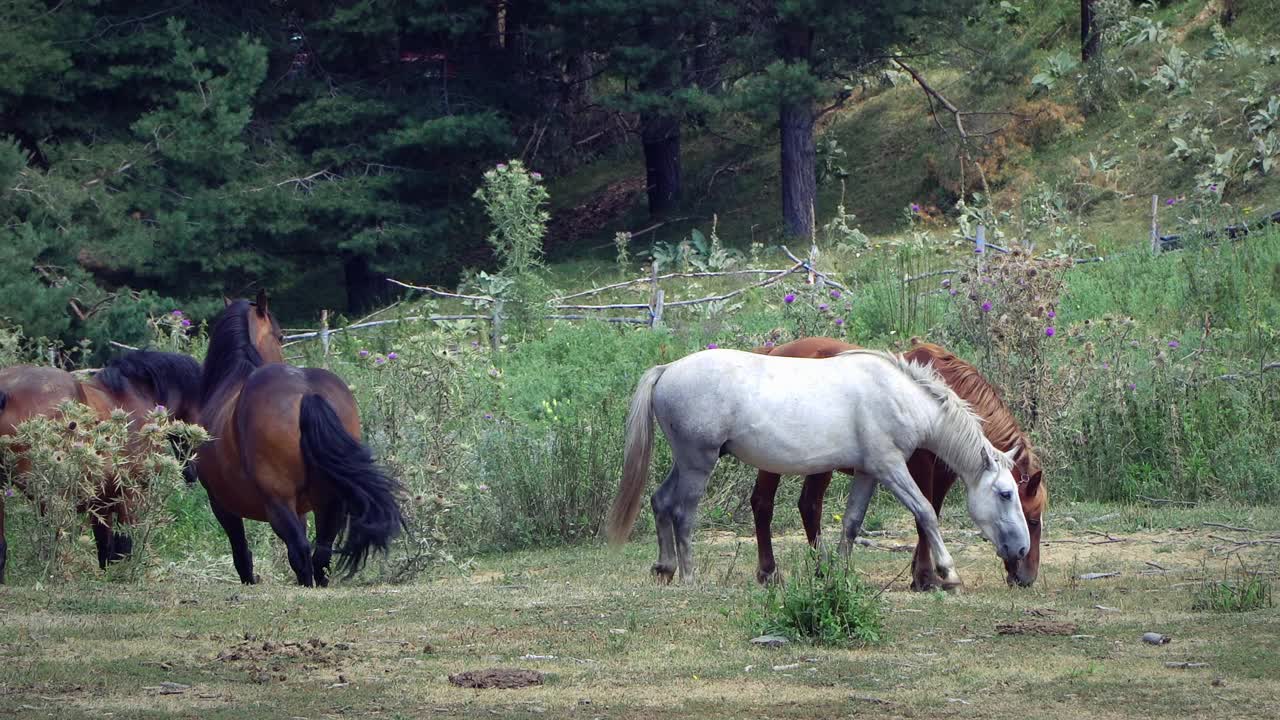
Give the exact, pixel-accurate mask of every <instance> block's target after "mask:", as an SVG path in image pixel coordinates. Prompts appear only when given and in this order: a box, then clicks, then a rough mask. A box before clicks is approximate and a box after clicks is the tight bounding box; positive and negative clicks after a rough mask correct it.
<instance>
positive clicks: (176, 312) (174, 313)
mask: <svg viewBox="0 0 1280 720" xmlns="http://www.w3.org/2000/svg"><path fill="white" fill-rule="evenodd" d="M169 314H170V315H173V316H174V317H180V316H181V315H182V311H181V310H174V311H173V312H171V313H169Z"/></svg>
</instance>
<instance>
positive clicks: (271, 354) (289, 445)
mask: <svg viewBox="0 0 1280 720" xmlns="http://www.w3.org/2000/svg"><path fill="white" fill-rule="evenodd" d="M281 339H282V333H281V332H280V326H279V325H278V324H277V323H276V321H275V318H274V317H272V315H271V313H270V312H269V311H268V309H267V297H266V294H265V293H259V294H258V299H257V302H256V303H250V302H248V301H246V300H237V301H235V302H232V303H229V304H228V305H227V307H226V308H224V309H223V311H222V313H221V314H220V315H219V316H218V317H217V319H216V320H214V323H213V330H212V332H211V334H210V338H209V353H208V355H207V356H206V357H205V363H204V377H203V382H202V388H201V393H200V395H201V400H202V404H203V421H204V422H203V424H204V427H205V429H206V430H208V431H209V433H210V434H211V435H212V436H213V438H214V439H213V440H210V441H209V442H208V443H206V444H205V445H204V446H202V447H201V448H200V450H199V454H198V460H197V469H198V471H199V472H198V474H199V476H200V482H201V483H203V484H204V486H205V489H207V490H208V491H209V505H210V506H211V507H212V509H213V514H214V516H215V517H217V518H218V522H219V523H221V524H222V528H223V529H224V530H226V532H227V538H228V539H229V540H230V541H231V556H232V560H233V561H234V563H235V567H236V572H237V573H238V574H239V575H240V581H241V582H243V583H245V584H253V583H255V582H257V578H256V577H255V576H254V574H253V556H252V555H251V554H250V552H249V545H248V542H247V541H246V540H245V535H244V518H249V519H251V520H259V521H262V522H268V523H270V524H271V529H272V530H274V531H275V533H276V535H277V536H279V537H280V539H281V540H283V541H284V542H285V544H286V545H287V546H288V548H289V565H290V566H291V567H292V568H293V571H294V573H295V574H296V575H297V577H298V583H299V584H301V585H305V586H314V585H320V586H322V587H323V586H325V585H328V583H329V581H328V569H329V561H330V558H331V557H332V554H333V543H334V541H335V540H336V539H337V538H338V536H339V535H341V534H343V531H344V529H345V535H346V537H345V542H344V543H343V546H342V547H341V548H340V549H339V550H338V553H339V560H338V564H339V567H340V569H345V570H346V571H347V575H348V577H349V576H351V575H354V574H355V572H356V571H357V570H359V568H360V567H361V566H362V565H363V564H364V561H365V559H366V558H367V557H368V555H369V552H370V550H372V549H375V548H376V549H378V550H383V551H385V550H386V548H387V544H388V543H389V542H390V541H391V539H392V538H393V537H394V536H395V535H396V534H397V533H398V532H399V531H400V529H401V527H402V525H403V520H402V517H401V514H400V507H399V504H398V502H397V499H396V495H397V494H398V492H399V484H398V483H397V482H396V481H395V480H393V479H392V478H391V477H389V476H387V475H386V474H385V473H384V472H383V471H382V470H381V469H380V468H379V467H378V466H377V465H376V464H375V463H374V462H373V456H372V454H371V453H370V452H369V449H368V448H367V447H365V446H364V445H363V444H362V443H361V442H360V416H359V413H358V411H357V409H356V401H355V398H354V397H353V396H352V395H351V390H350V389H348V388H347V385H346V383H344V382H342V379H341V378H339V377H338V376H337V375H334V374H333V373H331V372H329V371H327V370H320V369H316V368H297V367H292V366H289V365H284V364H281V363H283V361H284V356H283V353H282V351H281V345H280V343H281ZM313 510H314V511H315V514H316V545H315V550H314V554H312V548H311V545H310V543H308V542H307V522H306V516H307V513H309V512H312V511H313Z"/></svg>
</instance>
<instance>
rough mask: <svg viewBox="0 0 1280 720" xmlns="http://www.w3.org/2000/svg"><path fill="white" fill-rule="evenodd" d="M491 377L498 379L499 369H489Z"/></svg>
mask: <svg viewBox="0 0 1280 720" xmlns="http://www.w3.org/2000/svg"><path fill="white" fill-rule="evenodd" d="M489 377H491V378H496V377H498V368H489Z"/></svg>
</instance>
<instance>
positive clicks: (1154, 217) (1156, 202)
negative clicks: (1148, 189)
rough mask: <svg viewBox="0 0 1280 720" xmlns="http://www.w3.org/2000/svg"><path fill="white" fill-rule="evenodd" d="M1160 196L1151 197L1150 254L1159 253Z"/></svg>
mask: <svg viewBox="0 0 1280 720" xmlns="http://www.w3.org/2000/svg"><path fill="white" fill-rule="evenodd" d="M1159 211H1160V196H1159V195H1152V196H1151V253H1152V254H1153V255H1154V254H1158V253H1159V252H1160V216H1159Z"/></svg>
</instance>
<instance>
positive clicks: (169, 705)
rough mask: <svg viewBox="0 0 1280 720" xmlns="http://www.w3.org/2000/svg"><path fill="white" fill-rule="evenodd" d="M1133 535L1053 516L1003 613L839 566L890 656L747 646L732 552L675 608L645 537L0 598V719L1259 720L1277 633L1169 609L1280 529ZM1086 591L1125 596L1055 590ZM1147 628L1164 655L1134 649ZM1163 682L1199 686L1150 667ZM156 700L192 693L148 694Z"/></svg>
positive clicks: (1243, 619)
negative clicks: (415, 579) (465, 558)
mask: <svg viewBox="0 0 1280 720" xmlns="http://www.w3.org/2000/svg"><path fill="white" fill-rule="evenodd" d="M1135 512H1138V509H1135V508H1128V507H1118V506H1106V505H1068V504H1065V503H1063V504H1061V505H1059V506H1051V509H1050V514H1049V516H1048V522H1047V525H1046V536H1045V538H1046V540H1047V541H1048V544H1047V545H1046V546H1045V548H1044V554H1043V557H1044V564H1043V566H1042V571H1041V577H1040V580H1039V581H1038V582H1037V584H1036V585H1035V586H1033V587H1032V588H1030V589H1025V590H1014V589H1009V588H1007V587H1006V586H1005V585H1004V581H1003V573H1002V571H1001V569H1000V567H999V563H998V562H997V561H996V560H995V558H994V556H993V555H992V554H991V551H990V547H989V545H986V544H985V543H980V542H975V541H974V539H973V538H972V537H970V536H968V535H966V534H964V532H962V531H957V530H956V529H955V526H954V525H953V524H948V526H947V527H948V531H947V534H946V538H947V541H948V545H949V547H951V549H952V551H953V553H954V554H955V556H956V559H957V563H958V569H959V571H960V572H961V575H962V577H963V578H964V580H965V582H966V586H965V588H964V590H963V591H962V592H961V593H959V594H955V595H944V594H941V593H930V594H915V593H909V592H906V591H905V584H906V582H907V579H905V578H903V577H899V573H900V571H901V570H902V569H903V567H904V565H905V564H906V562H907V560H908V556H907V555H906V554H905V553H897V552H887V551H882V550H869V549H866V548H859V549H858V550H856V551H855V560H854V568H855V571H856V572H857V573H859V574H861V575H864V576H865V577H866V581H867V582H868V583H869V584H872V585H874V586H876V587H877V588H878V587H880V586H884V585H889V588H890V589H889V590H888V591H887V592H886V593H885V595H884V600H885V602H886V612H885V618H884V625H885V631H886V636H887V639H886V641H885V642H883V643H881V644H879V645H874V646H867V647H860V648H839V647H825V646H815V645H811V644H808V643H792V644H789V645H787V646H784V647H782V648H779V649H764V648H758V647H755V646H752V645H751V644H750V643H749V642H748V639H749V638H750V636H751V634H750V632H749V630H748V628H746V627H744V626H743V624H742V622H741V618H742V617H743V616H744V614H745V613H746V612H747V609H748V608H749V607H750V601H751V597H752V596H753V594H755V593H756V592H757V590H756V589H755V584H754V580H753V574H754V567H753V563H752V562H751V561H750V560H749V557H750V555H751V554H752V553H751V545H752V541H751V540H750V539H749V538H746V537H742V536H736V535H733V534H726V533H722V532H714V533H703V534H701V535H700V536H699V537H698V538H697V541H696V544H695V557H696V559H697V563H698V567H699V573H700V580H699V582H698V583H697V584H696V585H693V586H675V587H658V586H655V585H654V584H653V583H652V581H651V580H650V579H649V576H648V566H649V564H650V563H651V562H652V560H653V555H654V553H655V548H654V542H653V538H652V536H649V535H641V536H638V537H637V538H636V539H635V540H634V541H633V542H632V543H631V544H630V545H629V546H627V547H626V548H625V549H624V551H622V552H621V553H614V552H611V551H609V550H607V549H604V548H601V547H599V546H594V545H589V546H581V547H576V548H560V549H551V550H536V551H528V552H518V553H511V554H503V555H490V556H483V557H479V558H476V559H475V560H474V562H473V563H470V564H469V565H468V567H467V569H466V570H458V571H446V572H442V573H441V574H440V575H439V576H438V577H437V578H435V579H434V580H432V581H431V582H427V583H422V584H415V585H409V586H385V585H365V584H358V583H357V584H346V585H340V586H338V587H336V588H331V589H327V590H304V589H300V588H296V587H293V586H291V585H290V584H289V582H288V581H287V579H286V577H285V576H284V575H283V574H280V575H272V576H269V577H268V578H267V582H266V583H265V584H263V585H259V586H256V587H248V588H246V587H242V586H239V585H237V584H234V583H232V582H228V581H225V580H208V579H199V578H194V577H177V578H171V579H167V580H160V581H152V582H149V583H146V584H136V585H121V584H115V583H104V582H103V581H101V580H99V579H97V577H96V574H92V573H90V574H86V575H84V576H83V577H82V578H81V579H79V580H77V581H76V582H73V583H72V584H68V585H53V586H45V587H41V588H36V587H30V586H24V587H13V586H9V587H4V588H0V606H2V607H3V608H4V611H3V612H4V617H5V621H4V623H2V624H0V663H2V664H3V666H4V667H5V672H4V673H3V675H0V715H17V716H23V717H48V716H52V717H68V718H78V717H91V716H92V717H98V716H101V715H103V714H106V713H114V714H115V715H116V716H118V717H123V716H127V717H145V718H162V717H193V716H199V717H214V718H222V717H227V718H231V717H240V718H243V717H280V716H282V715H283V716H289V717H323V716H327V715H346V716H353V715H366V716H385V717H422V716H428V715H429V716H432V717H475V716H477V715H483V716H493V717H508V718H524V717H535V716H540V717H553V716H565V715H570V716H579V715H582V716H587V717H610V718H642V717H652V715H653V714H654V713H655V712H661V713H662V714H663V715H665V716H668V717H699V718H738V717H747V716H751V717H759V716H768V717H784V718H790V717H794V718H802V717H815V716H824V717H826V716H844V715H848V714H856V715H859V716H871V717H904V716H915V717H920V716H933V717H936V716H941V715H952V714H965V715H967V714H974V713H976V714H979V715H983V716H991V717H1006V716H1010V715H1012V714H1015V713H1025V712H1026V709H1027V702H1028V698H1034V702H1035V707H1036V710H1035V712H1034V716H1036V717H1042V718H1073V717H1080V716H1088V717H1098V716H1104V717H1108V718H1145V717H1151V716H1152V714H1160V715H1162V716H1176V717H1204V716H1213V717H1269V716H1273V715H1275V714H1276V713H1277V712H1278V711H1280V644H1278V643H1280V633H1278V632H1277V630H1280V613H1278V611H1277V610H1276V609H1275V608H1273V607H1263V608H1260V609H1257V610H1254V611H1251V612H1233V613H1216V612H1200V611H1195V610H1191V609H1190V608H1189V605H1188V602H1187V598H1188V590H1187V588H1188V587H1192V586H1198V585H1199V583H1200V578H1202V577H1204V576H1205V574H1206V573H1210V574H1218V573H1221V572H1223V571H1224V570H1225V569H1228V568H1230V567H1232V566H1233V564H1234V563H1235V561H1234V560H1230V559H1228V558H1227V557H1226V556H1225V555H1224V554H1222V553H1221V552H1219V551H1216V550H1215V547H1216V546H1217V545H1219V544H1220V543H1219V542H1218V541H1215V540H1213V539H1212V538H1210V537H1209V535H1211V534H1218V532H1217V531H1215V530H1214V529H1213V528H1210V527H1204V526H1203V525H1202V523H1203V522H1204V521H1205V520H1206V519H1208V518H1213V519H1214V520H1210V521H1219V522H1225V523H1238V522H1243V520H1244V519H1245V518H1247V519H1248V521H1249V522H1251V523H1252V525H1251V526H1250V527H1253V528H1254V529H1258V530H1260V531H1265V530H1266V529H1268V528H1277V527H1280V514H1278V513H1277V512H1276V511H1275V510H1274V509H1265V508H1248V509H1246V508H1233V507H1202V508H1195V509H1191V510H1178V509H1162V510H1161V512H1162V513H1163V514H1162V515H1161V516H1160V517H1159V522H1158V523H1157V525H1158V526H1159V527H1158V528H1156V529H1149V530H1136V531H1135V530H1132V529H1131V528H1132V527H1133V523H1132V521H1131V520H1130V518H1131V515H1132V514H1133V513H1135ZM1116 514H1118V515H1119V517H1117V518H1115V519H1114V520H1106V519H1102V520H1097V518H1100V517H1103V516H1107V515H1116ZM1068 517H1072V518H1075V519H1076V520H1077V522H1076V523H1070V522H1067V520H1066V519H1067V518H1068ZM1113 523H1114V524H1113ZM1086 527H1087V528H1089V529H1093V528H1098V529H1100V530H1101V531H1103V532H1110V533H1111V534H1112V536H1113V537H1120V538H1123V541H1122V542H1116V543H1107V544H1098V545H1094V544H1089V543H1091V542H1093V541H1097V540H1101V539H1102V538H1100V537H1099V536H1097V535H1093V534H1090V533H1088V532H1086ZM889 528H890V529H889V532H890V533H891V536H890V537H891V538H892V539H893V540H896V541H899V542H904V543H909V542H912V541H913V540H914V532H913V531H912V530H911V528H910V526H909V523H908V522H907V521H906V518H905V517H904V516H903V514H902V513H901V512H899V513H896V514H895V515H894V517H893V521H892V522H891V523H889ZM832 529H833V528H829V530H832ZM1249 537H1253V535H1249ZM802 542H803V541H802V537H800V536H798V535H796V534H791V535H788V536H786V537H785V538H782V539H781V546H782V548H781V549H782V550H783V552H782V553H781V554H780V557H782V558H784V559H785V558H787V557H796V556H797V553H795V552H792V551H794V550H796V549H798V548H799V547H800V546H801V545H802ZM1166 547H1167V548H1170V551H1169V552H1164V553H1157V552H1156V551H1157V550H1158V549H1161V548H1166ZM1241 552H1242V553H1243V554H1244V555H1245V556H1246V560H1245V562H1246V563H1248V564H1249V565H1250V566H1263V565H1265V564H1267V563H1268V562H1270V563H1274V560H1275V554H1274V550H1270V549H1268V548H1266V547H1263V546H1253V547H1246V548H1244V549H1243V550H1242V551H1241ZM1148 560H1152V561H1154V562H1157V563H1159V564H1160V565H1161V566H1162V567H1163V568H1165V570H1164V571H1157V570H1155V569H1153V568H1152V567H1151V566H1149V565H1148V564H1146V561H1148ZM223 563H224V564H226V565H228V567H229V561H225V558H224V559H223ZM781 569H782V570H783V571H784V572H787V573H790V574H795V573H798V572H802V571H803V567H802V566H800V565H791V564H789V563H786V562H784V564H783V567H782V568H781ZM1100 570H1107V571H1118V572H1120V573H1121V574H1120V575H1119V576H1116V577H1112V578H1106V579H1102V580H1094V581H1082V580H1078V579H1076V576H1077V575H1079V574H1082V573H1084V572H1092V571H1100ZM1188 583H1190V585H1188ZM1098 606H1102V607H1103V608H1106V609H1101V610H1100V609H1098ZM1046 617H1047V618H1051V619H1053V620H1056V621H1062V622H1071V623H1075V624H1076V625H1077V628H1078V629H1077V634H1076V636H1075V637H1068V636H1039V635H999V634H997V633H996V632H995V625H996V624H999V623H1006V622H1013V621H1018V620H1025V619H1028V618H1046ZM1147 631H1156V632H1161V633H1163V634H1165V635H1168V636H1170V637H1172V638H1173V642H1172V643H1170V644H1169V645H1164V646H1158V647H1157V646H1151V645H1146V644H1144V643H1142V642H1141V641H1140V639H1139V638H1140V636H1141V635H1142V633H1144V632H1147ZM313 639H314V640H315V641H319V642H318V643H313V642H311V641H312V640H313ZM526 656H542V657H541V658H530V657H526ZM547 656H554V657H547ZM1178 662H1190V663H1207V665H1206V666H1204V667H1192V668H1190V669H1179V668H1171V667H1167V666H1166V663H1178ZM488 667H524V668H530V669H537V670H540V671H542V672H544V673H546V674H547V678H546V684H544V685H543V686H541V687H536V688H530V689H525V690H508V691H498V690H491V691H475V690H462V689H459V688H456V687H453V686H452V685H450V684H449V683H448V680H447V676H448V675H449V674H451V673H456V672H460V671H464V670H476V669H482V668H488ZM774 668H778V669H776V670H775V669H774ZM1215 681H1216V682H1215ZM162 682H172V683H181V684H183V685H188V686H190V687H189V688H188V689H186V690H185V691H184V692H182V693H180V694H176V695H162V694H159V687H160V684H161V683H162ZM961 701H964V702H961ZM965 703H968V704H967V705H966V704H965Z"/></svg>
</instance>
